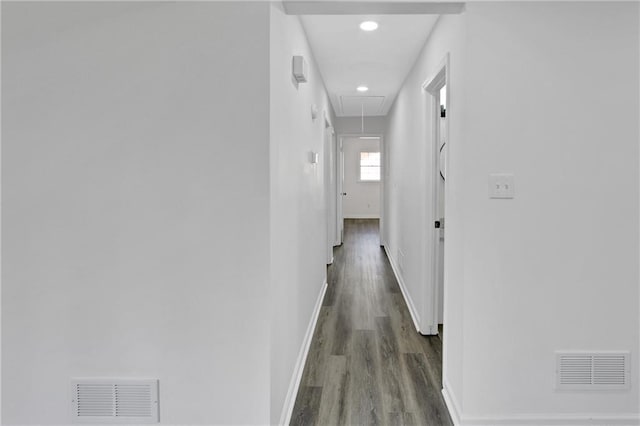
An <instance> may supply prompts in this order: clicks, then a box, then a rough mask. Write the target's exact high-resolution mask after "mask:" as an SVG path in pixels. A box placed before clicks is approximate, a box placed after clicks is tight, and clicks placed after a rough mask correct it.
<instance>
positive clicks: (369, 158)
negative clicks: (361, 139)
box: [360, 152, 380, 182]
mask: <svg viewBox="0 0 640 426" xmlns="http://www.w3.org/2000/svg"><path fill="white" fill-rule="evenodd" d="M360 180H361V181H363V182H379V181H380V152H361V153H360Z"/></svg>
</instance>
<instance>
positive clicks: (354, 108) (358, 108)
mask: <svg viewBox="0 0 640 426" xmlns="http://www.w3.org/2000/svg"><path fill="white" fill-rule="evenodd" d="M384 101H385V97H384V96H348V95H347V96H345V95H343V96H340V113H341V114H340V115H341V116H343V117H360V116H361V115H363V114H364V115H365V116H371V115H384V111H383V108H384Z"/></svg>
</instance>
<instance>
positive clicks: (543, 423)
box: [454, 413, 640, 426]
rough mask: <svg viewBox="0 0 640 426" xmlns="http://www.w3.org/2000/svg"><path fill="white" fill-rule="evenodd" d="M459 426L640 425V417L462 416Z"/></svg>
mask: <svg viewBox="0 0 640 426" xmlns="http://www.w3.org/2000/svg"><path fill="white" fill-rule="evenodd" d="M454 424H455V425H458V426H500V425H504V426H568V425H573V426H587V425H593V426H602V425H607V426H613V425H621V426H622V425H625V426H630V425H638V424H640V416H638V415H637V414H633V413H629V414H612V415H610V416H607V415H602V414H582V413H581V414H548V415H544V414H521V415H508V416H499V417H467V416H462V417H461V418H460V421H459V422H457V423H455V422H454Z"/></svg>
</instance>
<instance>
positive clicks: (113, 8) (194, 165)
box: [2, 2, 270, 424]
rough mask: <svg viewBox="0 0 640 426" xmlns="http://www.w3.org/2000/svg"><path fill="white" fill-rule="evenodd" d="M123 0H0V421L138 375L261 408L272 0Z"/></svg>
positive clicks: (175, 402) (225, 417)
mask: <svg viewBox="0 0 640 426" xmlns="http://www.w3.org/2000/svg"><path fill="white" fill-rule="evenodd" d="M131 6H132V5H131ZM131 6H130V5H125V4H119V5H118V4H115V5H114V4H109V3H92V2H90V3H73V2H66V3H22V2H20V3H18V2H16V3H3V4H2V88H3V90H2V113H3V116H2V124H3V126H2V143H3V146H2V149H3V153H2V154H3V155H2V195H3V200H2V201H3V203H2V215H3V232H2V246H3V253H2V254H3V258H2V373H3V374H2V387H3V394H2V397H3V399H2V408H3V413H2V414H3V418H2V423H3V424H69V423H70V414H69V406H70V403H69V401H70V400H69V379H70V378H71V377H76V376H79V377H86V376H89V377H95V376H98V377H114V376H115V377H139V376H142V377H152V378H158V379H159V380H160V407H161V409H160V411H161V412H160V418H161V421H162V423H163V424H265V423H268V422H269V409H270V408H269V395H270V389H269V371H270V370H269V366H270V364H269V350H268V347H269V321H268V317H269V311H268V300H269V297H268V281H269V249H270V247H269V196H268V193H269V165H268V161H265V159H268V158H269V141H268V127H269V121H268V116H269V109H268V108H269V103H268V96H269V78H268V73H269V70H268V61H269V57H268V49H269V29H268V22H269V9H268V8H269V6H268V5H267V4H262V3H249V4H248V3H238V4H231V3H216V2H214V3H162V4H146V5H142V4H136V5H135V7H134V9H135V10H129V9H128V7H131ZM125 9H126V10H125ZM60 23H61V24H60ZM29 29H31V30H29ZM248 117H250V120H251V125H250V126H248V125H247V118H248Z"/></svg>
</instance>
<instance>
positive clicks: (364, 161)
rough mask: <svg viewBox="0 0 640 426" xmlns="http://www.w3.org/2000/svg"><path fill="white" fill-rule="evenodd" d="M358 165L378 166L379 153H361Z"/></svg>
mask: <svg viewBox="0 0 640 426" xmlns="http://www.w3.org/2000/svg"><path fill="white" fill-rule="evenodd" d="M360 165H361V166H380V153H379V152H361V153H360Z"/></svg>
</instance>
